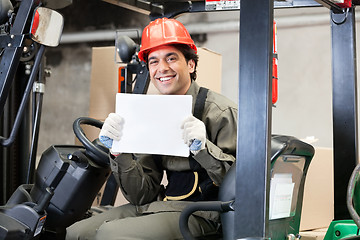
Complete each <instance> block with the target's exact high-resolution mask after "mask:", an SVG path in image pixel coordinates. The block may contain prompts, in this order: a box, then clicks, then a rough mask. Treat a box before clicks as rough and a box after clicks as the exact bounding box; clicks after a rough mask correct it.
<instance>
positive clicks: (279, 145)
mask: <svg viewBox="0 0 360 240" xmlns="http://www.w3.org/2000/svg"><path fill="white" fill-rule="evenodd" d="M314 153H315V150H314V148H313V147H312V146H311V145H309V144H307V143H304V142H302V141H300V140H299V139H297V138H295V137H291V136H283V135H273V136H272V138H271V183H270V204H269V205H270V208H269V209H270V214H269V215H270V221H269V234H270V236H268V237H269V238H270V239H276V240H280V239H281V240H283V239H284V240H285V239H287V236H289V234H294V235H297V234H298V233H299V228H300V218H301V209H302V200H303V193H304V185H305V177H306V173H307V170H308V167H309V165H310V161H311V159H312V158H313V156H314ZM235 170H236V166H235V164H233V166H231V168H230V170H229V171H228V173H227V174H226V176H225V178H224V180H223V182H222V184H221V186H220V191H219V201H215V202H194V203H192V204H190V205H189V206H188V207H186V208H185V209H184V210H183V212H182V214H181V217H180V230H181V232H182V234H183V236H184V238H185V239H186V240H188V239H195V238H194V237H193V236H192V234H191V232H190V230H189V227H188V218H189V217H190V215H191V214H192V213H194V212H196V211H200V210H201V211H219V212H221V224H222V234H220V235H217V236H209V237H207V238H206V239H226V240H227V239H231V240H233V239H235V237H234V228H235V226H234V201H235V180H236V179H235V174H236V171H235ZM276 184H285V186H286V184H290V186H291V189H292V193H291V192H290V194H291V196H292V198H291V207H290V209H289V210H290V211H288V212H287V213H285V215H284V213H282V212H281V211H280V212H279V211H276V208H275V207H274V206H275V205H274V204H277V202H276V201H277V200H276V198H277V197H281V196H277V195H276V193H275V192H274V190H275V185H276ZM278 186H279V185H278ZM287 186H289V185H287ZM274 209H275V210H274ZM272 210H273V211H272ZM236 227H239V226H236Z"/></svg>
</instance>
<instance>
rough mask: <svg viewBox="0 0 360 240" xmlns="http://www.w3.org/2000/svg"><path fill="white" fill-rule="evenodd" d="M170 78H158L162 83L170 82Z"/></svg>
mask: <svg viewBox="0 0 360 240" xmlns="http://www.w3.org/2000/svg"><path fill="white" fill-rule="evenodd" d="M170 79H171V77H162V78H159V80H160V81H162V82H164V81H168V80H170Z"/></svg>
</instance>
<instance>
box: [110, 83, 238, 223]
mask: <svg viewBox="0 0 360 240" xmlns="http://www.w3.org/2000/svg"><path fill="white" fill-rule="evenodd" d="M199 89H200V87H199V85H198V84H197V83H195V82H192V83H191V86H190V88H189V90H188V91H187V93H186V95H191V96H193V109H194V105H195V101H196V98H197V94H198V92H199ZM201 120H202V121H203V122H204V124H205V126H206V133H207V140H206V149H204V150H201V151H200V152H199V153H197V154H196V155H195V156H193V155H192V154H191V155H190V157H189V158H186V157H176V156H164V155H150V154H129V153H123V154H120V155H119V156H118V157H116V158H115V159H112V158H110V162H111V169H112V171H113V173H114V176H115V178H116V180H117V182H118V184H119V186H120V189H121V191H122V193H123V195H124V197H125V198H126V199H127V200H128V201H129V202H130V203H131V204H134V205H136V206H138V210H139V212H144V213H150V212H161V211H181V210H182V209H183V208H184V207H185V206H186V205H187V204H188V203H189V202H188V201H186V200H187V199H186V198H185V199H179V200H182V201H176V200H175V201H174V200H172V201H163V199H162V198H159V196H160V195H161V193H162V191H163V189H164V187H163V186H162V185H161V182H162V179H163V176H164V172H169V171H172V172H173V171H177V172H181V171H191V170H192V167H191V163H190V160H189V159H190V158H192V159H193V160H195V161H196V162H197V163H198V164H199V165H200V166H201V168H203V169H205V170H206V173H207V175H208V176H209V177H210V179H211V180H212V181H213V184H214V185H216V186H219V185H220V184H221V182H222V180H223V178H224V176H225V174H226V172H227V171H228V170H229V168H230V166H231V165H232V163H233V162H234V161H235V156H236V139H237V138H236V134H237V107H236V104H235V103H233V102H232V101H230V100H229V99H227V98H226V97H224V96H222V95H220V94H218V93H216V92H213V91H211V90H210V91H209V92H208V94H207V98H206V101H205V106H204V110H203V115H202V119H201ZM165 188H166V187H165ZM197 214H198V215H201V216H203V217H206V218H208V219H210V220H214V221H218V214H217V213H214V212H208V213H201V212H200V213H197Z"/></svg>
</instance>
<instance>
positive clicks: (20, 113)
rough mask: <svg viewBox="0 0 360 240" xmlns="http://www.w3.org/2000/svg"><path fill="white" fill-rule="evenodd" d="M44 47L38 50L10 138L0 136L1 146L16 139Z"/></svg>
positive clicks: (6, 145)
mask: <svg viewBox="0 0 360 240" xmlns="http://www.w3.org/2000/svg"><path fill="white" fill-rule="evenodd" d="M44 49H45V47H44V45H40V48H39V50H38V52H37V54H36V58H35V62H34V66H33V69H32V71H31V74H30V77H29V82H28V83H27V85H26V89H25V92H24V95H23V98H22V99H21V103H20V107H19V109H18V112H17V114H16V118H15V122H14V125H13V127H12V130H11V133H10V136H9V137H8V138H4V137H0V145H1V146H4V147H8V146H10V145H11V144H12V143H13V142H14V140H15V137H16V134H17V132H18V130H19V127H20V124H21V119H22V116H23V113H24V111H25V107H26V104H27V102H28V100H29V95H30V93H31V90H32V87H33V84H34V80H35V77H36V76H37V74H38V70H39V65H40V62H41V58H42V56H43V54H44Z"/></svg>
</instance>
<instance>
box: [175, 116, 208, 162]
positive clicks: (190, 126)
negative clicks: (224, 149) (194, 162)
mask: <svg viewBox="0 0 360 240" xmlns="http://www.w3.org/2000/svg"><path fill="white" fill-rule="evenodd" d="M181 128H182V129H184V131H183V139H184V142H185V144H187V145H188V146H189V147H190V151H191V152H192V153H193V154H194V155H196V154H197V153H198V152H199V151H200V150H202V149H205V143H206V127H205V124H204V123H203V122H202V121H200V120H199V119H197V118H196V117H194V116H192V115H191V116H189V117H187V118H186V119H185V120H184V121H183V123H182V125H181Z"/></svg>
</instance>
